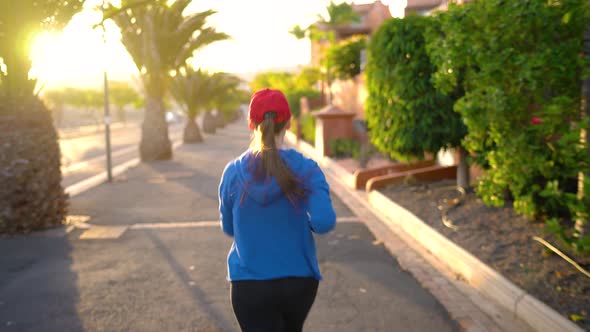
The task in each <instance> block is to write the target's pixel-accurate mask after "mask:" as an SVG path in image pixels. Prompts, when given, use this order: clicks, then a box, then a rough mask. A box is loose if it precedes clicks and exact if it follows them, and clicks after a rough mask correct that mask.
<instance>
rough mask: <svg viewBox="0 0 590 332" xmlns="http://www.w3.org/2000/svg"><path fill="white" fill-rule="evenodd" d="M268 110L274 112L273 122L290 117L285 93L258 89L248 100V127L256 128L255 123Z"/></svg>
mask: <svg viewBox="0 0 590 332" xmlns="http://www.w3.org/2000/svg"><path fill="white" fill-rule="evenodd" d="M268 112H275V113H276V114H277V116H276V117H275V120H274V122H275V123H282V122H285V121H287V120H289V119H291V110H290V109H289V103H288V102H287V98H286V97H285V95H284V94H283V93H282V92H281V91H279V90H274V89H269V88H266V89H262V90H258V91H256V92H255V93H254V95H253V96H252V100H250V111H249V112H248V120H249V125H250V129H254V128H256V125H257V124H259V123H262V122H263V121H264V114H265V113H268Z"/></svg>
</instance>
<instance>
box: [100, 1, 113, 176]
mask: <svg viewBox="0 0 590 332" xmlns="http://www.w3.org/2000/svg"><path fill="white" fill-rule="evenodd" d="M105 10H106V3H105V0H103V1H102V12H103V16H104V12H105ZM102 41H103V44H104V53H105V55H106V46H107V38H106V28H105V26H104V22H103V23H102ZM103 60H105V61H104V62H103V66H104V75H103V84H104V133H105V146H106V155H107V156H106V157H107V158H106V159H107V165H106V167H107V179H108V182H113V172H112V168H113V164H112V160H111V114H110V109H109V80H108V74H107V63H106V56H103Z"/></svg>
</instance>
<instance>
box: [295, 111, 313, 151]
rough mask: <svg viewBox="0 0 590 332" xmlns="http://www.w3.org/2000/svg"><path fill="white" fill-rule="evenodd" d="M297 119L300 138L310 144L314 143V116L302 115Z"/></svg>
mask: <svg viewBox="0 0 590 332" xmlns="http://www.w3.org/2000/svg"><path fill="white" fill-rule="evenodd" d="M299 121H301V138H302V139H303V140H304V141H306V142H308V143H310V144H312V145H313V144H315V118H314V117H313V115H311V114H305V115H302V116H301V117H300V119H299Z"/></svg>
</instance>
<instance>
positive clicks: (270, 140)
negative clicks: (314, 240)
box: [252, 112, 307, 204]
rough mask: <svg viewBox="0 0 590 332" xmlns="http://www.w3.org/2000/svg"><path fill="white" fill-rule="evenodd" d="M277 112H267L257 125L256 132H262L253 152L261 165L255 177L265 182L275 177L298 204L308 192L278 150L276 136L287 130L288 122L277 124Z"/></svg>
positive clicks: (291, 199) (287, 194) (256, 137)
mask: <svg viewBox="0 0 590 332" xmlns="http://www.w3.org/2000/svg"><path fill="white" fill-rule="evenodd" d="M276 116H277V114H276V113H275V112H266V113H265V114H264V120H263V121H262V123H259V124H257V126H256V130H258V131H260V133H259V135H255V138H254V139H255V140H259V141H258V142H256V141H255V142H253V148H252V150H253V152H254V153H255V155H256V157H258V158H259V160H260V163H257V165H258V167H257V168H256V169H255V171H254V174H255V177H256V178H257V179H259V180H262V179H264V180H265V181H266V180H268V179H270V178H271V177H273V178H274V179H275V180H276V181H277V183H278V185H279V187H280V188H281V190H282V191H283V193H284V194H285V195H286V196H287V198H288V199H289V201H291V203H293V204H296V202H297V200H298V199H302V198H305V196H306V194H307V192H306V190H305V188H304V187H303V185H302V184H301V181H299V180H298V179H297V178H296V177H295V175H294V174H293V172H291V170H290V169H289V167H287V165H286V164H285V162H284V161H283V159H282V158H281V155H280V151H279V149H277V143H276V136H277V135H278V134H279V133H280V132H281V131H282V130H283V129H284V128H285V126H286V125H287V121H284V122H281V123H277V124H275V118H276Z"/></svg>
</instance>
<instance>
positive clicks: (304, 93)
mask: <svg viewBox="0 0 590 332" xmlns="http://www.w3.org/2000/svg"><path fill="white" fill-rule="evenodd" d="M320 95H321V94H320V92H319V91H316V90H313V89H295V90H287V91H285V97H287V101H288V102H289V108H291V112H292V113H293V115H294V116H295V117H299V115H300V113H301V98H302V97H307V98H311V99H313V98H319V97H320Z"/></svg>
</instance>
